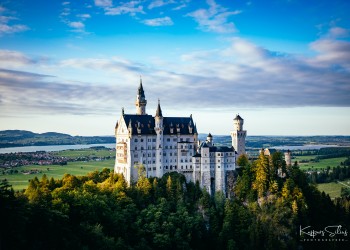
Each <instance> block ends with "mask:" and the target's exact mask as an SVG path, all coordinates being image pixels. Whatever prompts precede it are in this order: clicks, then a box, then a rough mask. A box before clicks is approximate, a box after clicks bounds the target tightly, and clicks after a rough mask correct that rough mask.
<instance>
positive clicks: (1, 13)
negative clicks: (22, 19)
mask: <svg viewBox="0 0 350 250" xmlns="http://www.w3.org/2000/svg"><path fill="white" fill-rule="evenodd" d="M12 15H13V14H12V12H10V11H8V10H7V9H6V8H5V7H3V6H0V36H2V35H6V34H13V33H19V32H24V31H27V30H29V27H28V26H27V25H24V24H16V23H14V22H16V21H18V20H19V19H18V18H17V17H16V16H12Z"/></svg>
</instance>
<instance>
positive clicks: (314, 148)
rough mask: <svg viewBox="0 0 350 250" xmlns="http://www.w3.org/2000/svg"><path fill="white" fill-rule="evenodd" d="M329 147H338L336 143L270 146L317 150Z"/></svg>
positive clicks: (282, 148)
mask: <svg viewBox="0 0 350 250" xmlns="http://www.w3.org/2000/svg"><path fill="white" fill-rule="evenodd" d="M331 147H339V146H338V145H323V144H317V145H316V144H310V145H300V146H277V147H271V148H274V149H278V150H288V149H289V150H292V151H293V150H318V149H321V148H331Z"/></svg>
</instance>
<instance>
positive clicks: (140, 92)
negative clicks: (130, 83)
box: [137, 79, 145, 97]
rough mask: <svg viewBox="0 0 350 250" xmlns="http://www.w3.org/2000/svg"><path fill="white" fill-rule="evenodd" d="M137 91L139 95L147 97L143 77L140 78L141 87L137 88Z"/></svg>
mask: <svg viewBox="0 0 350 250" xmlns="http://www.w3.org/2000/svg"><path fill="white" fill-rule="evenodd" d="M137 93H138V95H139V96H141V97H145V92H144V91H143V87H142V79H140V86H139V88H138V90H137Z"/></svg>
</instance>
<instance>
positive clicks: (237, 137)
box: [231, 115, 247, 156]
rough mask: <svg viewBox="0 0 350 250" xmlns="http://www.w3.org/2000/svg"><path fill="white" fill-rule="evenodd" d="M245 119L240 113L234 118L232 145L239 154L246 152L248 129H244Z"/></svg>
mask: <svg viewBox="0 0 350 250" xmlns="http://www.w3.org/2000/svg"><path fill="white" fill-rule="evenodd" d="M243 123H244V120H243V118H242V117H240V116H239V115H236V117H235V119H233V131H231V138H232V146H233V147H234V149H235V150H236V151H237V155H238V156H240V155H242V154H245V138H246V136H247V131H246V130H243Z"/></svg>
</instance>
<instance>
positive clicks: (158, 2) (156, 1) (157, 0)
mask: <svg viewBox="0 0 350 250" xmlns="http://www.w3.org/2000/svg"><path fill="white" fill-rule="evenodd" d="M172 3H175V1H173V0H169V1H163V0H153V1H151V3H150V4H149V5H148V8H149V9H154V8H158V7H162V6H164V5H168V4H172Z"/></svg>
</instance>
